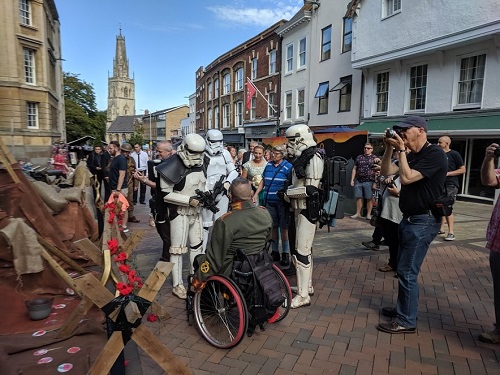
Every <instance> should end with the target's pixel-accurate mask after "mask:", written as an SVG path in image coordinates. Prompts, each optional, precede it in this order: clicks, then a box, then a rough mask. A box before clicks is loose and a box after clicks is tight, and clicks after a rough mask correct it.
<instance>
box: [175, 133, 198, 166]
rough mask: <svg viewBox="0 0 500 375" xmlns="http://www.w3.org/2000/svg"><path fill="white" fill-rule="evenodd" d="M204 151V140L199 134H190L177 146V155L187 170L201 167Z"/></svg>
mask: <svg viewBox="0 0 500 375" xmlns="http://www.w3.org/2000/svg"><path fill="white" fill-rule="evenodd" d="M204 151H205V140H204V139H203V137H202V136H201V135H199V134H195V133H191V134H188V135H186V136H185V137H184V139H183V140H182V143H181V144H180V145H179V149H178V150H177V154H178V155H179V157H180V158H181V159H182V162H183V163H184V165H185V166H186V167H187V168H191V167H201V165H202V164H203V153H204Z"/></svg>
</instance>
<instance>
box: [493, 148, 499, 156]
mask: <svg viewBox="0 0 500 375" xmlns="http://www.w3.org/2000/svg"><path fill="white" fill-rule="evenodd" d="M493 155H495V157H496V158H498V157H499V156H500V147H497V148H495V151H493Z"/></svg>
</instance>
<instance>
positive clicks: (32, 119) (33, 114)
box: [26, 102, 38, 129]
mask: <svg viewBox="0 0 500 375" xmlns="http://www.w3.org/2000/svg"><path fill="white" fill-rule="evenodd" d="M26 117H27V124H28V129H38V103H34V102H27V103H26Z"/></svg>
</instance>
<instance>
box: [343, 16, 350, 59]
mask: <svg viewBox="0 0 500 375" xmlns="http://www.w3.org/2000/svg"><path fill="white" fill-rule="evenodd" d="M351 48H352V18H344V38H343V42H342V52H348V51H350V50H351Z"/></svg>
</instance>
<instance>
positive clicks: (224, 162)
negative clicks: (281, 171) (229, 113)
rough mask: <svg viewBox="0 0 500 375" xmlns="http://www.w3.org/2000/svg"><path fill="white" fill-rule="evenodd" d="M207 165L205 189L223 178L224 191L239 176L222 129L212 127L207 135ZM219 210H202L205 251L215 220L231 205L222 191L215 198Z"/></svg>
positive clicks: (210, 187) (208, 188)
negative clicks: (226, 148) (227, 148)
mask: <svg viewBox="0 0 500 375" xmlns="http://www.w3.org/2000/svg"><path fill="white" fill-rule="evenodd" d="M205 167H206V169H207V184H206V186H205V191H209V190H213V188H214V186H215V184H216V183H217V182H218V181H220V180H221V178H222V184H223V185H224V189H223V190H224V191H227V190H228V189H229V185H230V184H231V182H233V180H234V179H235V178H236V177H238V171H237V170H236V167H235V165H234V163H233V159H232V157H231V154H230V153H229V151H227V150H225V149H224V143H223V136H222V133H221V132H220V130H217V129H210V130H209V131H208V132H207V136H206V145H205ZM215 201H216V202H217V208H218V209H219V211H218V212H217V213H215V214H214V213H213V212H212V211H210V210H209V209H207V208H204V209H203V210H202V218H203V251H205V250H206V248H207V242H208V233H209V230H210V227H211V226H212V225H213V223H214V221H215V220H217V219H218V218H219V217H221V216H222V215H224V214H225V213H226V212H227V210H228V207H229V198H228V197H227V194H224V193H220V194H218V195H217V197H216V198H215Z"/></svg>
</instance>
